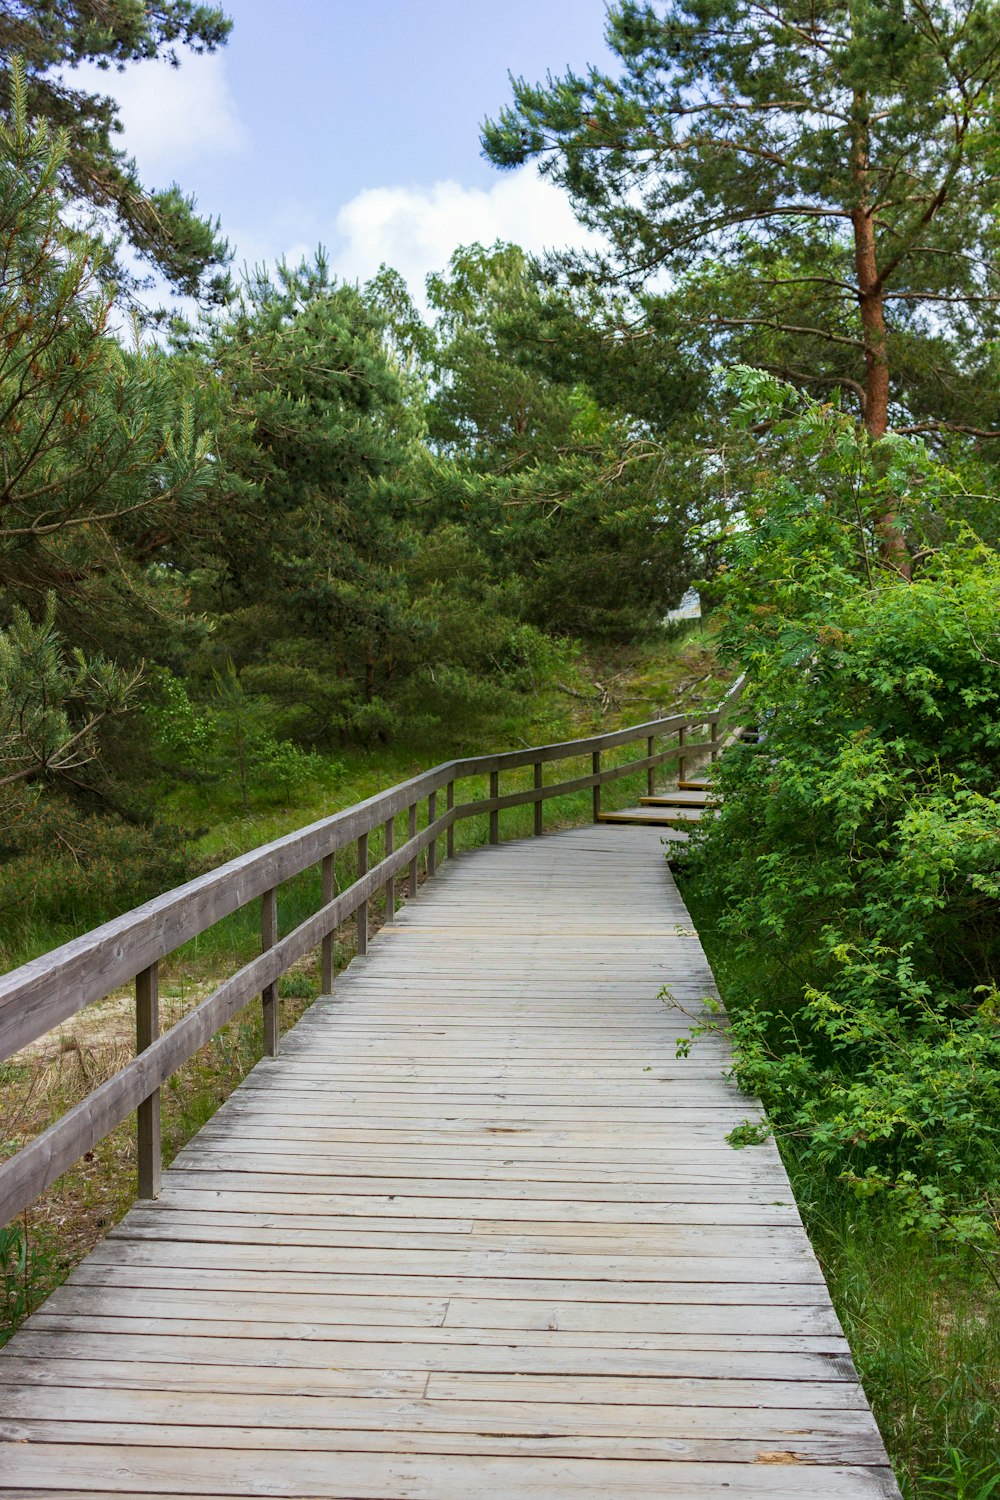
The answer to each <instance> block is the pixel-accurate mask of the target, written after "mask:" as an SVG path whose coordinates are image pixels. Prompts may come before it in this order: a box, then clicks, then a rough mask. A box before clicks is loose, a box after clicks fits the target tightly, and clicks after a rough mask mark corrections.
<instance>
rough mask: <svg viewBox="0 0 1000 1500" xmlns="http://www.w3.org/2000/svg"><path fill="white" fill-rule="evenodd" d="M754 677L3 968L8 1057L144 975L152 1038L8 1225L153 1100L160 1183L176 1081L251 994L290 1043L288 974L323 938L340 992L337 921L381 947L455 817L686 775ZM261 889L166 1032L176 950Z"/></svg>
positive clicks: (145, 1014)
mask: <svg viewBox="0 0 1000 1500" xmlns="http://www.w3.org/2000/svg"><path fill="white" fill-rule="evenodd" d="M742 686H743V679H742V678H741V679H739V681H737V682H736V683H734V684H733V686H732V687H731V688H730V689H729V691H728V692H727V694H726V696H725V698H724V699H723V700H722V702H721V703H720V704H719V705H718V706H717V707H716V708H713V709H701V708H699V709H697V710H694V711H693V712H692V713H691V714H682V715H674V716H673V717H671V718H663V719H653V720H651V721H650V722H648V723H645V724H636V725H634V726H633V727H632V728H629V729H619V730H615V731H613V732H612V733H610V734H598V735H591V736H589V737H587V738H586V739H579V740H567V741H564V742H562V743H560V744H553V745H538V746H535V747H533V748H530V749H525V750H513V751H508V752H506V753H504V754H500V755H483V756H474V757H471V758H469V759H466V760H453V761H447V762H446V763H445V764H443V765H440V766H435V767H434V768H433V769H432V770H429V771H424V772H422V773H421V774H420V775H419V776H414V777H413V778H412V779H411V780H410V781H404V782H402V783H400V785H398V786H394V787H390V788H389V790H388V791H385V792H379V793H378V794H377V796H374V797H369V798H368V799H367V800H366V801H364V802H359V803H356V804H355V805H354V806H353V807H349V808H347V809H345V810H344V811H343V812H339V813H335V814H334V815H333V816H332V817H329V818H323V819H322V820H321V821H320V822H318V823H312V824H310V825H309V826H308V827H306V828H300V829H298V830H296V832H294V833H290V834H287V835H286V836H285V837H284V838H280V839H276V840H275V841H274V842H273V843H270V844H265V845H263V846H262V847H261V848H259V849H254V850H253V851H252V852H251V853H249V854H244V855H241V856H240V857H239V858H238V859H233V860H230V861H229V863H228V864H224V865H220V866H219V868H218V869H215V870H211V871H209V872H208V873H207V874H205V875H201V876H199V877H198V878H197V879H195V880H190V881H188V883H187V884H186V885H181V886H177V887H176V888H175V889H174V890H171V891H167V892H166V894H165V895H162V896H157V897H155V899H154V900H152V901H147V902H146V903H145V904H144V905H143V906H137V907H136V908H135V910H134V911H130V912H126V913H125V915H124V916H121V917H116V918H115V919H114V920H113V921H111V922H106V923H104V925H103V926H101V927H97V928H95V929H94V930H93V931H92V932H88V933H85V934H84V935H83V936H82V937H79V938H74V939H73V941H72V942H69V943H65V944H63V946H62V947H61V948H56V949H54V950H53V951H52V952H51V953H46V954H44V955H43V956H42V957H41V958H37V959H33V960H32V962H30V963H27V964H24V965H22V966H21V967H20V968H18V969H14V970H12V972H11V973H9V974H6V975H4V976H3V977H0V1061H3V1060H5V1059H7V1058H9V1057H10V1056H11V1055H12V1054H14V1053H15V1052H18V1051H19V1050H20V1049H21V1048H22V1047H25V1046H27V1045H29V1044H30V1043H31V1042H34V1041H37V1040H38V1038H39V1037H42V1036H44V1035H45V1033H46V1032H48V1031H51V1030H52V1028H53V1027H55V1026H59V1025H60V1024H61V1023H62V1022H64V1021H66V1020H68V1019H69V1017H70V1016H74V1015H76V1014H77V1013H78V1012H79V1011H81V1010H83V1008H84V1007H85V1006H87V1005H90V1004H91V1003H92V1002H94V1001H96V1000H100V999H103V998H104V997H105V996H106V995H108V994H110V993H111V991H112V990H115V989H117V988H119V986H121V985H124V984H128V983H132V982H134V984H135V999H136V1013H135V1014H136V1048H137V1055H136V1056H135V1058H133V1059H132V1061H131V1062H129V1063H127V1064H126V1065H125V1066H124V1067H123V1068H121V1069H120V1071H119V1072H117V1073H115V1074H114V1076H113V1077H111V1078H109V1079H108V1080H107V1081H106V1082H105V1083H102V1084H101V1085H100V1086H99V1087H98V1088H96V1089H94V1090H93V1092H92V1093H90V1094H89V1095H88V1096H87V1097H86V1098H85V1099H84V1100H82V1101H81V1103H79V1104H77V1105H75V1106H74V1107H73V1108H71V1109H69V1110H67V1111H66V1113H65V1114H64V1115H62V1116H61V1117H60V1118H59V1119H58V1120H57V1121H56V1122H55V1123H54V1124H53V1125H51V1126H49V1128H48V1129H47V1130H45V1131H44V1132H43V1133H42V1134H41V1135H39V1136H37V1137H36V1138H35V1139H34V1140H32V1141H30V1142H29V1143H28V1144H27V1145H25V1146H23V1147H22V1148H21V1150H20V1151H18V1152H17V1153H16V1154H15V1155H13V1156H11V1157H10V1158H9V1159H8V1160H7V1161H4V1162H2V1163H0V1226H2V1225H4V1224H6V1223H7V1222H8V1221H9V1220H10V1219H11V1218H13V1217H14V1215H15V1214H17V1213H19V1212H20V1211H21V1210H22V1209H23V1208H25V1207H27V1205H28V1204H29V1203H31V1202H32V1201H33V1199H35V1198H36V1197H37V1196H38V1195H39V1194H40V1193H42V1192H44V1190H45V1189H46V1188H47V1187H49V1186H50V1185H51V1184H52V1183H53V1182H54V1181H55V1180H56V1178H57V1177H59V1176H60V1175H61V1174H62V1173H63V1172H65V1171H66V1170H67V1168H68V1167H71V1166H72V1165H73V1164H74V1162H76V1161H78V1160H79V1159H80V1157H82V1156H83V1155H84V1153H85V1152H87V1151H90V1150H92V1149H93V1147H94V1146H95V1145H96V1144H97V1143H98V1141H100V1140H101V1139H102V1138H103V1137H104V1136H106V1135H107V1134H108V1133H109V1131H111V1130H113V1129H114V1128H115V1126H117V1125H120V1124H121V1123H122V1121H124V1120H126V1119H127V1118H128V1116H129V1115H131V1114H133V1113H135V1114H136V1115H137V1132H138V1142H137V1145H138V1193H139V1196H140V1197H142V1198H155V1197H156V1195H157V1193H158V1191H159V1184H160V1170H161V1165H160V1098H159V1090H160V1087H161V1086H162V1085H163V1084H164V1083H165V1082H166V1080H167V1079H168V1078H170V1077H171V1075H172V1074H173V1073H175V1072H176V1071H177V1069H178V1068H179V1067H180V1066H181V1065H182V1064H183V1063H185V1062H187V1060H188V1059H189V1058H191V1057H192V1056H193V1055H194V1054H195V1053H196V1052H197V1051H198V1050H199V1048H201V1047H202V1046H204V1044H205V1043H206V1042H207V1041H209V1039H210V1038H211V1037H212V1036H213V1035H214V1034H215V1032H217V1031H218V1030H219V1029H220V1027H222V1026H224V1025H225V1023H226V1022H227V1021H229V1020H230V1019H231V1018H232V1017H233V1016H234V1015H235V1014H236V1013H237V1012H238V1011H239V1010H241V1009H242V1008H243V1006H245V1005H246V1004H247V1002H248V1001H250V1000H251V999H253V998H254V997H255V996H257V995H259V996H261V999H262V1004H263V1018H264V1051H265V1054H268V1055H272V1056H273V1055H274V1054H275V1053H276V1052H277V1050H278V980H279V978H280V976H281V975H282V974H284V973H285V971H286V970H287V969H288V968H289V967H290V966H291V965H292V964H294V963H296V962H297V961H298V960H299V959H301V958H303V957H304V956H305V955H306V954H307V953H309V952H310V950H312V949H314V948H317V947H319V948H320V950H321V954H322V958H321V989H322V992H323V993H324V994H325V993H329V991H330V990H331V989H332V987H333V956H334V955H333V941H334V933H335V932H336V930H337V928H338V927H340V926H341V924H342V923H344V922H345V921H346V920H347V919H348V918H349V917H351V916H356V921H357V946H358V952H359V953H364V952H366V950H367V944H368V903H369V901H370V900H371V899H372V897H373V896H374V895H375V894H376V892H378V891H379V890H380V889H384V891H385V900H386V916H387V918H389V919H391V917H392V915H393V913H394V912H395V909H396V890H395V882H396V877H397V876H398V875H399V874H401V872H402V871H404V870H406V871H407V872H408V877H407V878H408V891H409V895H410V896H411V897H412V896H413V895H414V894H415V893H416V890H417V878H418V861H419V859H420V856H421V854H423V852H424V851H425V850H426V852H427V874H428V876H432V875H433V874H434V873H435V870H436V868H437V855H438V841H439V840H440V839H444V841H445V852H446V855H447V856H448V857H449V858H450V857H451V856H452V855H453V854H454V852H455V846H454V829H455V824H456V823H457V822H459V820H460V819H463V818H470V817H475V816H477V815H481V814H484V813H488V814H489V841H490V843H491V844H495V843H497V842H499V838H500V814H501V812H503V811H504V810H505V809H506V808H512V807H521V806H523V805H525V804H530V803H533V804H534V832H535V833H536V834H541V833H542V831H543V822H542V818H543V804H544V803H545V802H546V801H548V800H549V799H550V798H552V797H564V796H566V795H567V794H568V793H571V792H577V791H582V790H585V789H588V788H589V789H592V791H593V814H594V818H595V819H596V818H597V817H598V816H599V814H600V809H601V788H602V787H603V786H605V785H606V784H607V783H608V782H611V781H617V780H618V779H620V778H621V777H623V776H633V775H635V774H636V773H637V772H641V771H645V772H646V776H647V787H648V790H649V792H650V793H652V791H653V789H654V777H655V773H656V770H657V768H658V767H660V766H663V765H664V764H666V763H667V762H668V761H675V762H676V763H677V766H678V771H679V773H680V775H681V776H683V775H684V774H685V772H688V773H689V772H690V768H691V766H692V765H693V764H695V763H696V762H699V761H703V760H705V759H711V760H715V759H716V758H717V756H718V755H719V753H720V750H721V749H722V746H723V743H724V726H725V724H726V722H727V720H728V717H729V714H730V713H731V711H732V708H733V706H734V704H735V703H736V702H737V700H738V698H739V697H740V694H741V692H742ZM698 733H700V735H701V737H700V738H698V737H697V735H698ZM692 735H695V736H696V737H695V738H692ZM667 736H670V737H671V740H672V741H673V743H671V744H670V745H669V746H667V747H666V748H663V746H662V741H663V739H664V738H665V737H667ZM643 740H644V741H645V752H646V753H645V755H643V756H641V757H640V758H638V759H636V760H630V761H628V762H626V763H624V764H622V765H615V766H606V765H604V764H602V756H603V755H604V754H605V753H606V752H608V751H610V750H613V749H616V748H617V747H618V746H621V745H629V744H634V743H637V742H640V741H643ZM658 744H659V745H660V748H657V745H658ZM586 755H590V757H591V770H590V773H589V774H587V775H583V776H574V777H572V778H570V779H569V780H566V781H559V782H549V783H548V784H546V783H545V782H544V777H543V769H544V767H545V765H546V764H549V763H551V762H553V761H560V760H569V759H572V758H574V757H577V756H586ZM526 766H531V767H533V769H534V776H533V785H532V786H531V787H529V788H526V789H524V790H520V791H514V792H508V793H506V794H503V795H501V792H500V777H501V776H502V775H503V774H504V773H505V772H510V771H514V770H518V769H520V768H522V767H526ZM486 775H488V776H489V779H490V780H489V786H490V794H489V796H488V797H485V798H479V799H477V800H474V801H469V802H457V801H456V799H455V788H456V784H457V783H459V782H461V781H464V780H467V779H469V778H471V777H482V776H486ZM439 792H444V794H445V797H444V802H445V806H444V811H443V812H442V811H440V810H439V806H438V794H439ZM424 800H426V803H427V823H426V826H425V827H423V828H420V829H418V822H419V819H418V816H417V814H418V807H419V804H420V803H421V802H423V801H424ZM402 813H406V814H407V815H408V837H407V839H406V842H405V843H404V844H401V845H400V846H399V847H398V848H397V847H396V846H395V820H396V818H397V816H399V815H400V814H402ZM380 828H381V829H382V830H383V831H384V852H383V856H382V858H381V859H380V860H379V861H378V863H377V864H375V865H371V866H370V865H369V835H370V834H371V833H373V832H374V831H376V830H378V829H380ZM355 843H356V845H357V878H356V879H355V880H354V881H353V883H352V884H351V885H349V886H348V887H347V888H346V889H345V890H343V891H341V892H340V893H339V894H338V893H337V892H336V890H335V879H334V855H335V854H336V853H337V852H338V851H339V850H342V849H345V848H346V847H347V846H348V845H350V844H355ZM316 865H318V866H319V867H320V869H321V872H322V898H321V899H322V905H321V906H320V908H319V910H318V911H317V912H315V913H314V914H313V915H312V916H310V917H308V918H307V919H306V921H304V922H302V923H301V924H300V925H299V926H298V927H296V928H295V929H294V930H293V931H292V932H289V933H288V934H287V935H286V936H285V937H283V938H279V937H278V923H277V892H278V888H279V886H281V885H282V883H283V882H284V881H287V880H290V879H292V877H294V876H296V875H300V874H301V873H302V872H303V871H306V870H308V869H309V868H310V867H312V866H316ZM258 898H259V899H260V902H261V949H262V951H261V953H260V955H259V957H257V958H254V959H253V960H252V961H251V962H250V963H247V964H244V966H243V967H242V968H241V969H239V970H238V971H237V972H236V973H235V974H233V975H232V976H231V977H230V978H229V979H226V980H225V981H224V982H223V983H222V984H221V985H220V986H219V987H218V989H216V990H215V991H213V993H212V994H210V995H208V996H207V997H206V998H205V999H204V1000H202V1001H201V1002H200V1003H199V1004H198V1005H196V1006H195V1007H194V1008H193V1009H192V1010H191V1011H190V1012H189V1013H188V1014H187V1015H185V1016H183V1017H182V1018H181V1019H180V1020H179V1021H177V1022H176V1024H175V1025H173V1026H171V1027H170V1029H169V1030H168V1031H166V1032H164V1033H162V1035H161V1034H160V1027H159V1003H158V975H159V965H160V963H161V962H162V961H163V959H165V958H166V957H167V956H168V955H169V954H171V953H173V952H174V950H175V949H177V948H179V947H180V946H181V945H182V944H184V943H186V942H188V941H189V940H190V939H192V938H194V937H197V936H198V935H199V934H200V933H203V932H205V931H206V930H207V929H208V928H209V927H211V926H213V924H214V923H216V922H218V921H220V920H222V919H223V918H225V917H227V916H230V915H231V914H232V913H233V912H236V911H238V910H239V909H240V908H241V907H244V906H246V905H247V904H248V903H249V902H251V901H256V900H257V899H258Z"/></svg>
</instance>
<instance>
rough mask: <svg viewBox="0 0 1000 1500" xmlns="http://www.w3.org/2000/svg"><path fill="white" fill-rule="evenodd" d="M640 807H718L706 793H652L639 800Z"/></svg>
mask: <svg viewBox="0 0 1000 1500" xmlns="http://www.w3.org/2000/svg"><path fill="white" fill-rule="evenodd" d="M639 805H640V806H641V807H690V808H695V809H700V808H705V807H718V805H719V803H718V800H717V799H716V798H714V797H711V796H709V795H708V794H707V793H706V792H654V793H651V794H650V795H649V796H647V797H640V798H639Z"/></svg>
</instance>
